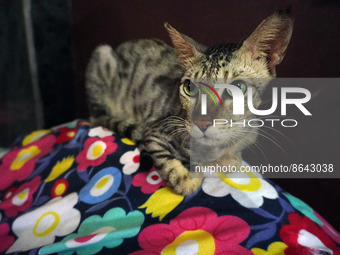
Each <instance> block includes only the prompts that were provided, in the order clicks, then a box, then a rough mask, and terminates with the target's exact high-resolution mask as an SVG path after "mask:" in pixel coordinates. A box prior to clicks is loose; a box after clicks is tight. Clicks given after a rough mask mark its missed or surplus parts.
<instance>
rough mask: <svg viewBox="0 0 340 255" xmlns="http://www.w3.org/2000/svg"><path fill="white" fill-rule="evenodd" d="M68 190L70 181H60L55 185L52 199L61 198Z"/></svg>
mask: <svg viewBox="0 0 340 255" xmlns="http://www.w3.org/2000/svg"><path fill="white" fill-rule="evenodd" d="M67 189H68V181H67V180H66V179H60V180H58V181H56V182H55V183H54V184H53V187H52V191H51V197H53V198H55V197H60V196H62V195H64V194H65V192H66V191H67Z"/></svg>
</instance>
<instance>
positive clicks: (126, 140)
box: [122, 138, 135, 145]
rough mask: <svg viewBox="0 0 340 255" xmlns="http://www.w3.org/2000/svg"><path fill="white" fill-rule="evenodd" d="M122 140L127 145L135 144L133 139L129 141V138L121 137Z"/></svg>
mask: <svg viewBox="0 0 340 255" xmlns="http://www.w3.org/2000/svg"><path fill="white" fill-rule="evenodd" d="M122 142H123V143H125V144H127V145H135V143H134V142H133V141H131V140H130V139H129V138H123V139H122Z"/></svg>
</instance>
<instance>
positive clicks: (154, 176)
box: [132, 167, 166, 194]
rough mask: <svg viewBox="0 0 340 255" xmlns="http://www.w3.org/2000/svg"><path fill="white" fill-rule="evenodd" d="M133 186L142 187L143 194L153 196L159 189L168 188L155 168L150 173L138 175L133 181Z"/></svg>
mask: <svg viewBox="0 0 340 255" xmlns="http://www.w3.org/2000/svg"><path fill="white" fill-rule="evenodd" d="M132 185H133V186H136V187H141V190H142V192H143V193H145V194H151V193H153V192H155V191H156V190H158V189H159V187H161V186H166V184H165V182H164V181H163V179H162V177H161V176H160V175H159V173H158V172H157V170H156V169H155V168H154V167H152V168H151V170H150V171H148V172H143V173H140V174H136V175H135V177H134V178H133V180H132Z"/></svg>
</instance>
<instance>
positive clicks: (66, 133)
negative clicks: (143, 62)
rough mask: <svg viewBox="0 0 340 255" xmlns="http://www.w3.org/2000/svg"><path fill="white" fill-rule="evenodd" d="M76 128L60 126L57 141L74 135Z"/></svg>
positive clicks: (62, 141)
mask: <svg viewBox="0 0 340 255" xmlns="http://www.w3.org/2000/svg"><path fill="white" fill-rule="evenodd" d="M76 134H77V128H62V129H60V135H59V136H58V137H57V143H64V142H68V141H70V140H72V139H73V138H75V137H76Z"/></svg>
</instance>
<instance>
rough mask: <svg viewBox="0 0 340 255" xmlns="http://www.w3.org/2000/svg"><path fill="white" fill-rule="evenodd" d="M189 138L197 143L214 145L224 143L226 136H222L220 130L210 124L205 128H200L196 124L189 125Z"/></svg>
mask: <svg viewBox="0 0 340 255" xmlns="http://www.w3.org/2000/svg"><path fill="white" fill-rule="evenodd" d="M190 138H191V139H194V140H195V143H197V144H204V145H208V146H216V145H221V144H226V142H227V141H226V138H225V137H222V135H221V132H220V131H219V130H218V129H217V128H215V127H213V126H211V127H208V128H207V129H206V130H201V129H200V128H199V127H198V126H196V125H191V127H190Z"/></svg>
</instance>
